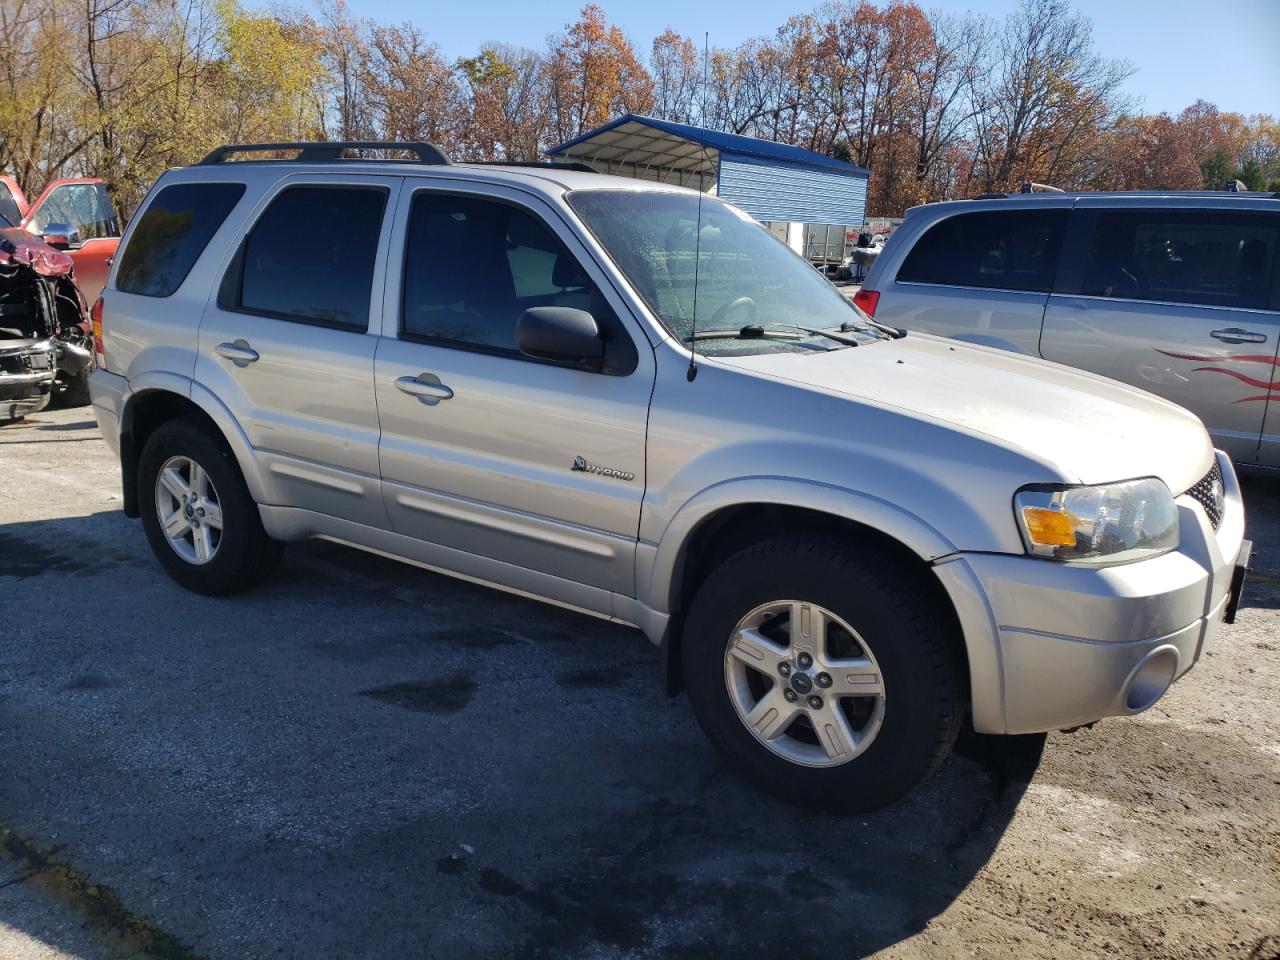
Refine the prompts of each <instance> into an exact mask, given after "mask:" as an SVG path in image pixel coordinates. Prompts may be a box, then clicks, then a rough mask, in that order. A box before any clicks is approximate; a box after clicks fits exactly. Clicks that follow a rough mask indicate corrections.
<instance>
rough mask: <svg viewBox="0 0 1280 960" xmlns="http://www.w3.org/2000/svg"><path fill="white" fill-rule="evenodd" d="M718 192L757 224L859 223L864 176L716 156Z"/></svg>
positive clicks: (862, 216) (863, 201)
mask: <svg viewBox="0 0 1280 960" xmlns="http://www.w3.org/2000/svg"><path fill="white" fill-rule="evenodd" d="M716 188H717V189H716V192H717V193H718V194H719V195H720V197H721V198H722V199H724V200H728V201H729V202H730V203H734V204H737V205H738V206H739V207H741V208H742V209H743V210H746V211H747V213H749V214H751V216H753V217H755V218H756V219H757V220H792V221H801V222H804V223H847V224H861V223H862V222H863V221H864V220H865V219H866V212H867V178H866V177H864V176H859V175H856V174H855V175H854V176H843V175H841V174H838V173H826V172H824V171H821V170H812V169H808V168H805V167H798V166H794V165H791V164H783V163H770V162H769V161H767V160H756V159H754V158H750V157H741V156H735V155H731V154H728V153H721V154H720V177H719V179H718V180H717V182H716Z"/></svg>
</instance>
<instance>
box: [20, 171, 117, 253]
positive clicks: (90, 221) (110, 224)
mask: <svg viewBox="0 0 1280 960" xmlns="http://www.w3.org/2000/svg"><path fill="white" fill-rule="evenodd" d="M54 223H65V224H68V225H70V227H71V229H72V230H75V231H76V232H77V233H79V234H80V240H81V241H85V240H97V239H99V238H102V237H118V236H120V224H119V222H118V221H117V220H116V213H115V210H113V209H112V207H111V198H110V197H109V196H107V187H106V184H103V183H64V184H62V185H60V186H57V187H54V188H53V190H51V191H50V192H49V195H48V196H47V197H45V198H44V200H43V201H42V202H41V203H40V205H39V206H38V207H37V208H36V212H35V213H33V214H32V215H31V222H30V223H28V224H27V230H28V231H30V232H31V233H33V234H35V235H36V236H40V235H42V234H44V233H45V232H46V231H47V230H48V228H49V225H50V224H54Z"/></svg>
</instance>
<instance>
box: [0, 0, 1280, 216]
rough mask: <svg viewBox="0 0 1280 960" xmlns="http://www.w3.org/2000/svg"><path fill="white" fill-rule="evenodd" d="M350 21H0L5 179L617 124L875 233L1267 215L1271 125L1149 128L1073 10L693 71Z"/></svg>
mask: <svg viewBox="0 0 1280 960" xmlns="http://www.w3.org/2000/svg"><path fill="white" fill-rule="evenodd" d="M347 3H348V0H320V2H319V5H318V6H310V5H307V6H304V5H302V4H301V2H300V0H282V2H280V3H277V4H276V5H274V6H271V7H269V8H262V7H259V6H258V5H257V4H255V5H253V6H250V5H248V4H247V3H246V2H245V0H0V171H3V172H6V173H12V174H14V175H16V176H17V177H18V179H19V181H20V182H21V183H22V184H23V185H24V187H25V188H26V189H27V191H28V192H30V193H35V192H38V191H39V190H40V189H41V188H42V187H43V186H44V184H45V183H46V182H48V180H50V179H52V178H54V177H59V176H68V175H93V176H101V177H103V178H105V179H106V180H107V182H108V184H109V186H110V188H111V190H112V191H113V194H114V195H115V197H116V201H117V204H118V205H119V207H120V208H121V210H122V211H123V212H124V213H126V214H128V213H129V212H130V211H131V210H132V209H133V207H134V206H135V205H136V203H137V202H138V200H139V199H140V198H141V197H142V195H143V193H144V192H145V191H146V189H147V188H148V187H149V186H150V184H151V183H152V182H153V181H154V179H155V177H156V176H157V175H158V174H159V173H160V172H161V171H163V170H164V169H165V168H166V167H170V166H176V165H181V164H188V163H192V162H194V161H195V160H197V159H199V157H200V156H202V155H203V154H204V153H205V152H207V151H208V150H210V149H211V148H212V147H214V146H216V145H218V144H221V143H228V142H250V141H264V140H308V139H318V138H344V139H366V138H381V139H412V140H429V141H434V142H436V143H438V144H439V145H441V146H442V147H443V148H444V149H445V150H446V151H447V152H448V153H449V154H450V155H452V156H454V157H457V158H462V159H465V158H472V159H484V160H522V161H526V160H536V159H538V158H540V157H542V156H544V155H545V154H544V152H545V151H546V149H547V148H548V147H550V146H553V145H555V144H557V143H559V142H561V141H563V140H566V139H569V138H571V137H574V136H577V135H579V134H581V133H582V132H584V131H586V130H588V129H591V128H593V127H595V126H599V125H601V124H604V123H607V122H608V121H610V120H612V119H614V118H615V117H617V116H619V115H621V114H622V113H624V112H633V113H653V114H655V115H657V116H659V117H664V118H667V119H671V120H677V121H680V122H685V123H696V124H703V125H706V126H709V127H712V128H715V129H719V130H726V131H729V132H731V133H737V134H745V135H747V136H754V137H762V138H765V139H770V140H777V141H781V142H784V143H790V144H796V145H798V146H802V147H806V148H808V149H811V150H816V151H819V152H821V153H825V154H830V155H833V156H839V157H841V158H843V159H847V160H850V161H851V162H854V163H858V164H861V165H864V166H866V167H868V168H869V169H870V170H871V172H872V174H871V182H870V189H869V195H868V212H869V213H870V214H872V215H890V216H896V215H900V214H901V213H902V211H903V210H904V209H905V208H906V207H908V206H910V205H912V204H915V203H921V202H925V201H930V200H940V199H946V198H951V197H962V196H971V195H974V194H977V193H981V192H985V191H988V190H1007V189H1013V188H1016V187H1017V186H1018V185H1019V184H1021V183H1023V182H1026V181H1037V182H1048V183H1052V184H1054V185H1057V186H1061V187H1068V188H1092V189H1145V188H1153V187H1157V188H1175V189H1184V188H1194V187H1202V186H1207V187H1213V188H1218V187H1221V185H1222V182H1223V181H1224V180H1227V179H1239V180H1241V181H1243V182H1244V183H1245V184H1246V186H1249V187H1250V188H1254V189H1270V190H1275V191H1280V123H1278V121H1277V119H1276V118H1275V117H1271V116H1264V115H1255V116H1252V117H1245V116H1242V115H1240V114H1237V113H1231V112H1228V111H1226V110H1222V109H1220V108H1219V107H1217V106H1215V105H1213V104H1209V103H1205V102H1203V101H1197V102H1196V103H1194V104H1191V105H1190V106H1188V107H1187V108H1186V109H1185V110H1183V111H1181V112H1180V113H1178V114H1165V113H1161V114H1155V115H1152V114H1145V113H1141V112H1138V111H1137V110H1135V109H1134V106H1133V104H1131V103H1129V102H1128V101H1127V99H1126V98H1125V96H1124V95H1123V92H1122V91H1123V87H1124V83H1125V81H1126V79H1127V77H1128V76H1129V75H1130V73H1131V69H1130V68H1129V66H1128V65H1127V64H1125V63H1123V62H1117V61H1114V60H1109V59H1106V58H1104V57H1102V56H1100V55H1099V54H1098V53H1097V51H1096V49H1095V47H1094V44H1093V39H1092V24H1091V23H1090V21H1089V20H1088V19H1087V18H1085V17H1083V16H1081V15H1080V14H1079V13H1078V12H1076V11H1075V10H1073V9H1072V7H1071V6H1070V5H1069V2H1068V0H1021V2H1020V5H1019V6H1018V7H1017V8H1016V9H1015V10H1014V11H1013V13H1011V14H1010V15H1009V16H1007V17H1005V18H1004V19H1003V20H1000V21H994V20H991V19H988V18H985V17H981V16H976V15H972V14H963V15H943V14H937V13H931V12H928V11H927V10H926V9H924V8H923V7H921V6H920V5H919V4H917V3H915V2H912V0H887V2H883V3H872V2H870V0H822V2H821V3H820V4H819V5H818V6H816V7H815V8H814V9H812V10H810V11H808V12H805V13H800V14H797V15H795V16H791V17H789V18H787V19H786V20H784V21H782V22H781V23H780V24H779V25H778V27H777V28H776V29H774V30H773V31H771V32H770V33H768V34H767V35H765V36H761V37H755V38H751V39H748V40H746V41H744V42H743V43H741V44H739V45H737V46H734V47H721V48H715V47H712V48H710V49H709V50H705V52H704V48H703V44H702V42H701V38H692V37H687V36H684V35H682V34H681V33H679V32H678V31H677V30H675V29H673V28H671V27H668V28H667V29H666V30H665V31H663V32H662V33H661V34H660V35H659V36H658V37H656V38H654V39H653V41H652V43H651V45H650V46H649V47H648V48H647V49H646V51H645V53H646V56H641V54H640V52H639V51H638V50H637V49H636V47H635V46H634V45H633V43H632V42H631V41H630V40H629V39H628V38H627V36H626V35H625V33H624V32H623V30H622V28H621V27H620V26H619V25H618V24H616V23H613V22H611V21H610V20H609V19H608V17H607V15H606V13H605V11H604V9H603V8H602V7H600V6H597V5H596V4H591V5H588V6H586V7H585V8H583V9H582V11H581V13H580V15H579V16H578V17H577V19H575V20H574V21H573V22H571V23H567V24H563V25H560V27H559V29H556V25H555V24H548V27H549V28H551V29H552V30H553V32H552V33H551V34H549V36H548V38H547V43H546V46H545V48H543V49H539V50H531V49H525V48H522V47H517V46H512V45H510V44H507V43H502V42H498V41H495V42H491V43H486V44H484V45H483V46H482V47H481V49H480V50H478V51H476V52H475V54H474V55H471V56H463V57H461V58H460V59H456V60H455V59H452V58H451V57H447V56H446V55H445V53H444V51H443V50H442V48H441V47H440V46H439V41H440V40H441V39H442V38H439V37H435V36H432V35H431V34H430V33H429V32H427V30H426V29H424V27H423V26H422V25H421V24H417V23H402V24H384V23H377V22H374V21H372V20H370V19H369V18H366V17H361V16H357V15H355V14H354V13H353V11H352V9H351V8H350V7H349V6H348V5H347Z"/></svg>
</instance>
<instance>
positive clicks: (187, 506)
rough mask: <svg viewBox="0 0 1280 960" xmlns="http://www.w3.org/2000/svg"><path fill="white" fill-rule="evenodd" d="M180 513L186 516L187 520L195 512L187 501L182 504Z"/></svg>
mask: <svg viewBox="0 0 1280 960" xmlns="http://www.w3.org/2000/svg"><path fill="white" fill-rule="evenodd" d="M182 515H183V516H184V517H186V518H187V519H188V520H190V519H191V518H192V517H194V516H195V515H196V512H195V510H193V509H192V508H191V504H189V503H188V504H184V505H183V507H182Z"/></svg>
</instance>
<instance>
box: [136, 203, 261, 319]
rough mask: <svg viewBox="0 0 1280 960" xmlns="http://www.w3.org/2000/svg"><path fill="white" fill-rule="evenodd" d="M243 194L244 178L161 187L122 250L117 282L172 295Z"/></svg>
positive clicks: (151, 294)
mask: <svg viewBox="0 0 1280 960" xmlns="http://www.w3.org/2000/svg"><path fill="white" fill-rule="evenodd" d="M243 195H244V184H243V183H177V184H174V185H173V186H169V187H165V188H164V189H162V190H161V191H160V192H159V193H157V194H156V196H155V198H154V199H153V200H152V201H151V202H150V203H149V204H147V209H146V210H145V211H143V214H142V216H141V217H140V218H139V219H138V222H137V224H136V225H135V226H134V228H133V233H132V234H130V236H129V243H128V244H127V245H126V246H125V248H124V252H123V253H122V254H121V255H120V269H119V270H118V271H117V272H116V288H117V289H118V290H121V291H123V292H125V293H138V294H142V295H143V296H147V297H167V296H170V295H171V294H172V293H173V292H174V291H176V290H177V289H178V287H180V286H181V285H182V281H183V280H185V279H186V278H187V274H188V273H190V272H191V268H192V267H193V266H195V262H196V260H197V259H199V257H200V254H201V253H203V252H204V248H205V247H206V246H207V245H208V243H209V240H210V238H212V237H213V235H214V233H215V232H216V231H217V229H218V227H220V226H222V222H223V221H224V220H226V218H227V214H228V213H230V212H231V208H232V207H234V206H235V205H236V203H237V201H239V199H240V198H241V197H242V196H243Z"/></svg>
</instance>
